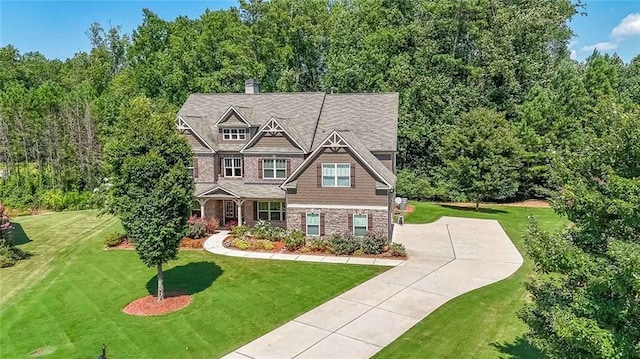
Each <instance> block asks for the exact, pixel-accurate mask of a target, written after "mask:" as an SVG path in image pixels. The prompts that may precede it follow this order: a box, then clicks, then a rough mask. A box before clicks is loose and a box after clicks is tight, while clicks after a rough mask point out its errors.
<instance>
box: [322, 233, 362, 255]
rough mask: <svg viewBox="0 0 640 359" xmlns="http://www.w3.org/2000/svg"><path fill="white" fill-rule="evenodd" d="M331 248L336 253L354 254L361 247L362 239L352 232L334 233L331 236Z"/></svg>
mask: <svg viewBox="0 0 640 359" xmlns="http://www.w3.org/2000/svg"><path fill="white" fill-rule="evenodd" d="M329 248H330V250H331V252H332V253H333V254H336V255H348V254H352V253H353V252H355V251H356V250H358V249H360V240H358V239H357V238H355V237H354V236H353V234H351V233H342V234H334V235H333V236H331V237H330V238H329Z"/></svg>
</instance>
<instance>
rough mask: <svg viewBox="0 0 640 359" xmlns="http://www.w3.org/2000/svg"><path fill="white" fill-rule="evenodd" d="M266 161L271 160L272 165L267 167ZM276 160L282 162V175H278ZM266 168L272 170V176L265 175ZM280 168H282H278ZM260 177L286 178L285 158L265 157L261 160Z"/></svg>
mask: <svg viewBox="0 0 640 359" xmlns="http://www.w3.org/2000/svg"><path fill="white" fill-rule="evenodd" d="M267 161H273V166H272V167H267ZM277 161H283V162H284V177H278V166H277V165H276V164H277ZM266 170H273V177H267V176H266V175H265V171H266ZM280 170H282V168H281V169H280ZM262 178H263V179H286V178H287V160H286V159H282V158H265V159H263V160H262Z"/></svg>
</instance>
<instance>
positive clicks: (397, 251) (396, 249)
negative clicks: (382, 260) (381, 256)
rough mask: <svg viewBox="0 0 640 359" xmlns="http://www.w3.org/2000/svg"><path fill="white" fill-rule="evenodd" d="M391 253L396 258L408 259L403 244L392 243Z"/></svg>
mask: <svg viewBox="0 0 640 359" xmlns="http://www.w3.org/2000/svg"><path fill="white" fill-rule="evenodd" d="M389 253H391V255H392V256H394V257H406V256H407V249H406V248H405V247H404V244H402V243H391V244H390V245H389Z"/></svg>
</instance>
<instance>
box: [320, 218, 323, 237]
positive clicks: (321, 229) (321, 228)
mask: <svg viewBox="0 0 640 359" xmlns="http://www.w3.org/2000/svg"><path fill="white" fill-rule="evenodd" d="M320 235H321V236H324V213H320Z"/></svg>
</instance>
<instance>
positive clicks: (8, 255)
mask: <svg viewBox="0 0 640 359" xmlns="http://www.w3.org/2000/svg"><path fill="white" fill-rule="evenodd" d="M26 257H27V253H25V252H23V251H22V250H21V249H19V248H16V247H6V246H0V268H5V267H11V266H12V265H14V264H16V262H17V261H19V260H20V259H23V258H26Z"/></svg>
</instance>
